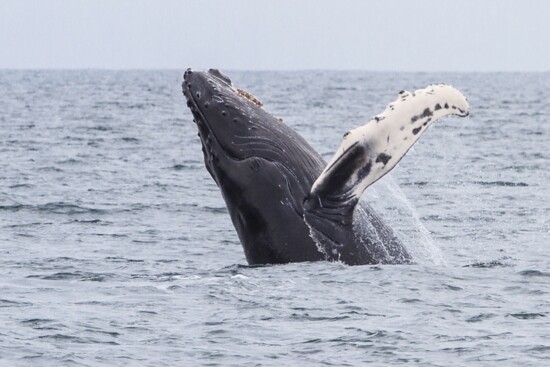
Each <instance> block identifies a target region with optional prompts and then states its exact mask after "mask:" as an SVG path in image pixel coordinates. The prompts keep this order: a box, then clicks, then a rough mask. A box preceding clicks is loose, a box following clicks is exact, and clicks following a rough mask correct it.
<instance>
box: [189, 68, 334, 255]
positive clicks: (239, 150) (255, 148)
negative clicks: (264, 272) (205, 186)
mask: <svg viewBox="0 0 550 367" xmlns="http://www.w3.org/2000/svg"><path fill="white" fill-rule="evenodd" d="M228 82H229V79H227V78H226V77H224V76H222V75H221V74H220V73H219V72H217V71H215V70H211V71H209V72H207V73H205V72H196V71H191V70H187V71H186V72H185V74H184V82H183V92H184V95H185V97H186V98H187V101H188V106H189V108H190V109H191V112H192V113H193V116H194V119H195V122H196V123H197V126H198V128H199V136H200V139H201V142H202V147H203V153H204V162H205V165H206V168H207V170H208V172H210V175H211V176H212V178H213V179H214V181H216V183H217V185H218V187H219V188H220V190H221V193H222V196H223V198H224V200H225V202H226V205H227V208H228V209H229V213H230V215H231V220H232V221H233V225H234V226H235V228H236V230H237V233H238V235H239V239H240V241H241V244H242V245H243V248H244V252H245V256H246V259H247V261H248V263H249V264H268V263H269V264H276V263H288V262H299V261H316V260H322V259H324V256H323V254H322V253H320V252H319V251H318V249H317V246H316V245H315V243H314V242H313V240H312V239H311V237H310V236H309V228H308V227H307V225H306V224H305V222H304V220H303V218H302V217H303V201H304V200H305V198H306V197H307V195H308V193H309V190H310V188H311V186H312V185H313V182H314V181H315V179H316V178H317V176H318V175H319V174H320V173H321V172H322V170H323V167H324V166H325V162H324V161H323V159H322V158H321V157H320V156H319V154H317V152H315V150H314V149H313V148H312V147H311V146H310V145H309V144H308V143H307V142H306V141H305V140H304V139H303V138H302V137H301V136H300V135H298V134H297V133H296V132H295V131H293V130H292V129H291V128H289V127H288V126H286V125H285V124H283V123H282V122H281V121H279V120H278V119H276V118H275V117H273V116H272V115H270V114H269V113H267V112H265V111H264V110H263V109H262V108H259V107H258V106H256V105H255V104H254V103H253V102H251V101H249V100H247V99H245V98H244V97H242V96H241V95H239V94H237V93H236V92H235V91H234V90H233V88H231V87H230V86H229V84H228Z"/></svg>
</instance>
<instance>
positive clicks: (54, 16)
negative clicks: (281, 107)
mask: <svg viewBox="0 0 550 367" xmlns="http://www.w3.org/2000/svg"><path fill="white" fill-rule="evenodd" d="M188 66H191V67H193V68H208V67H219V68H223V69H260V70H266V69H268V70H279V69H362V70H388V71H511V70H516V71H548V70H550V1H546V0H516V1H512V0H460V1H459V0H455V1H450V0H416V1H415V0H408V1H406V0H394V1H392V0H369V1H367V0H365V1H359V0H331V1H329V0H301V1H298V0H277V1H266V0H231V1H230V0H225V1H224V0H185V1H171V0H170V1H168V0H164V1H143V0H118V1H114V0H102V1H98V0H96V1H91V0H80V1H69V0H65V1H63V0H36V1H29V0H0V68H17V69H21V68H109V69H136V68H137V69H141V68H145V69H149V68H170V69H183V68H186V67H188Z"/></svg>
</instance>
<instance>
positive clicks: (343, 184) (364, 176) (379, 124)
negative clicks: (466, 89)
mask: <svg viewBox="0 0 550 367" xmlns="http://www.w3.org/2000/svg"><path fill="white" fill-rule="evenodd" d="M468 114H469V104H468V101H467V99H466V97H464V95H463V94H462V93H461V92H459V91H458V90H457V89H455V88H454V87H452V86H449V85H443V84H439V85H431V86H429V87H427V88H425V89H421V90H417V91H415V92H414V93H410V92H406V91H402V92H400V93H399V97H398V98H397V100H395V101H394V102H392V103H390V104H389V105H388V107H387V108H386V109H385V110H384V112H382V113H381V114H379V115H377V116H375V117H373V118H372V120H370V121H369V122H368V123H367V124H366V125H364V126H361V127H358V128H356V129H354V130H351V131H349V132H347V133H346V134H345V135H344V140H343V141H342V144H341V145H340V148H339V149H338V150H337V152H336V154H335V155H334V157H333V158H332V160H331V161H330V162H329V164H328V165H327V166H326V168H325V169H324V170H323V172H322V173H321V175H320V176H319V177H318V178H317V180H316V181H315V183H314V184H313V186H312V188H311V191H310V194H309V197H308V198H307V199H306V202H305V203H304V217H305V220H306V223H308V225H309V227H310V229H311V233H312V236H313V237H314V240H315V241H316V242H317V244H318V245H319V246H320V247H323V246H324V247H330V251H331V252H334V246H344V245H346V243H345V242H343V241H346V240H349V239H347V238H345V236H346V234H345V231H346V229H344V228H346V227H347V228H348V229H347V230H349V228H351V224H352V220H353V211H354V209H355V206H356V205H357V203H358V202H359V199H360V197H361V195H362V194H363V191H365V189H366V188H367V187H369V186H370V185H372V184H373V183H374V182H376V181H377V180H379V179H380V178H381V177H383V176H384V175H385V174H386V173H388V172H389V171H390V170H391V169H392V168H393V167H395V165H396V164H397V163H398V162H399V161H400V160H401V158H403V156H404V155H405V154H406V153H407V151H408V150H409V149H410V148H411V147H412V146H413V145H414V143H415V142H416V141H417V140H418V138H419V137H420V135H422V133H424V132H425V131H426V129H427V128H428V127H429V126H430V125H431V124H433V123H434V122H435V121H436V120H438V119H439V118H441V117H444V116H447V115H458V116H467V115H468ZM327 229H331V230H327ZM315 232H323V233H322V234H321V236H320V237H324V238H325V239H323V238H315V237H316V236H319V233H317V234H315ZM342 233H344V238H342V239H339V238H338V237H339V236H341V235H342ZM320 242H321V243H320ZM326 243H329V245H327V246H325V244H326ZM325 252H326V253H328V252H329V251H326V250H325Z"/></svg>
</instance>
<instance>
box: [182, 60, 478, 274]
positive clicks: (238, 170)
mask: <svg viewBox="0 0 550 367" xmlns="http://www.w3.org/2000/svg"><path fill="white" fill-rule="evenodd" d="M182 87H183V94H184V95H185V97H186V99H187V106H188V107H189V108H190V110H191V112H192V114H193V117H194V121H195V123H196V124H197V127H198V130H199V137H200V140H201V143H202V151H203V154H204V163H205V165H206V169H207V170H208V172H209V173H210V175H211V176H212V178H213V179H214V181H215V182H216V184H217V185H218V187H219V189H220V191H221V194H222V196H223V199H224V200H225V203H226V205H227V208H228V210H229V214H230V216H231V220H232V222H233V225H234V226H235V229H236V230H237V234H238V236H239V239H240V241H241V244H242V246H243V249H244V253H245V256H246V259H247V261H248V263H249V264H277V263H289V262H300V261H318V260H329V261H341V262H343V263H345V264H349V265H361V264H377V263H384V264H398V263H407V262H410V261H412V258H411V255H410V254H409V252H408V251H407V250H406V249H405V247H404V246H403V244H402V243H401V241H400V240H399V239H398V238H397V236H396V235H395V234H394V232H393V230H392V229H391V228H390V227H388V226H387V225H386V224H385V223H384V221H383V220H382V218H381V217H380V216H379V215H378V214H377V213H376V212H375V211H374V209H373V208H372V207H370V206H369V205H368V204H366V203H364V202H363V201H360V198H361V195H362V194H363V192H364V191H365V189H366V188H367V187H369V186H370V185H372V184H373V183H374V182H375V181H377V180H378V179H380V178H381V177H382V176H384V175H385V174H386V173H388V172H389V171H390V170H391V169H392V168H393V167H395V165H396V164H397V163H398V162H399V160H401V158H402V157H403V156H404V155H405V153H406V152H407V151H408V150H409V149H410V148H411V147H412V145H413V144H414V143H415V142H416V141H417V140H418V138H419V137H420V135H422V134H423V133H424V132H425V131H426V129H427V128H428V127H429V126H430V125H431V124H433V123H434V122H435V121H436V120H437V119H439V118H441V117H444V116H447V115H458V116H467V115H468V114H469V104H468V101H467V99H466V98H465V97H464V95H463V94H462V93H461V92H459V91H458V90H457V89H455V88H453V87H452V86H449V85H444V84H438V85H431V86H429V87H427V88H425V89H421V90H417V91H415V92H414V93H411V92H406V91H401V92H400V93H399V96H398V98H397V100H395V101H394V102H392V103H391V104H389V105H388V107H387V108H386V109H385V110H384V111H383V112H382V113H381V114H379V115H377V116H374V117H373V118H372V119H371V120H370V121H369V122H368V123H367V124H366V125H364V126H361V127H358V128H356V129H354V130H351V131H348V132H347V133H345V134H344V139H343V141H342V143H341V146H340V148H339V149H338V150H337V152H336V154H335V155H334V157H333V158H332V159H331V160H330V162H329V163H328V164H327V163H325V161H324V160H323V159H322V158H321V156H320V155H319V154H318V153H317V152H316V151H315V150H314V149H313V148H312V147H311V146H310V145H309V144H308V143H307V142H306V141H305V140H304V138H302V136H300V135H299V134H298V133H297V132H296V131H294V130H293V129H291V128H290V127H289V126H287V125H286V124H284V123H283V122H282V121H281V120H280V119H277V118H275V117H274V116H272V115H271V114H269V113H268V112H267V111H265V109H264V108H263V107H262V103H261V102H260V101H259V100H258V99H257V98H255V97H254V96H252V95H251V94H250V93H248V92H246V91H243V90H241V89H238V88H236V87H234V86H233V85H232V82H231V80H230V79H229V78H228V77H227V76H225V75H224V74H222V73H221V72H220V71H218V70H214V69H210V70H209V71H208V72H197V71H192V70H191V69H187V71H185V73H184V75H183V83H182ZM358 212H361V215H362V221H356V220H354V216H355V215H356V214H357V213H358ZM364 220H367V221H368V224H369V228H370V229H369V230H368V231H364V230H361V228H359V227H360V226H363V225H364V222H363V221H364Z"/></svg>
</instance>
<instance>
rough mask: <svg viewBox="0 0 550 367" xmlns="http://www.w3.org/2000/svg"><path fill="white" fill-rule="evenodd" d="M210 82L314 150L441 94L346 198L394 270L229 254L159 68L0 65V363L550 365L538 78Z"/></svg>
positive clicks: (547, 203)
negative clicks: (267, 262) (394, 256)
mask: <svg viewBox="0 0 550 367" xmlns="http://www.w3.org/2000/svg"><path fill="white" fill-rule="evenodd" d="M227 74H229V76H230V77H231V78H232V80H233V82H234V84H236V85H238V86H240V87H242V88H244V89H247V90H249V91H250V92H251V93H252V94H254V95H255V96H257V97H258V98H259V99H261V100H262V101H263V102H264V105H265V108H266V109H268V110H269V111H271V112H272V113H274V114H275V115H276V116H278V117H281V118H283V119H284V121H285V122H286V123H288V124H289V125H291V126H293V127H294V128H295V129H296V130H297V131H299V132H300V133H301V134H303V135H304V136H305V137H306V138H307V140H308V141H310V142H311V144H312V145H313V146H314V147H315V148H316V149H318V151H319V152H320V153H321V154H322V155H323V156H324V157H325V158H326V159H329V158H330V157H331V155H332V153H333V152H334V151H335V150H336V148H337V147H338V146H339V144H340V141H341V137H342V135H343V133H344V132H345V131H347V130H348V129H350V128H353V127H357V126H359V125H361V124H363V123H365V122H367V121H368V120H369V119H370V118H371V117H372V116H373V115H375V114H377V113H379V112H381V111H382V110H383V109H384V108H385V106H386V105H387V103H389V102H390V101H392V100H394V99H395V98H396V97H397V93H398V92H399V91H400V90H402V89H408V90H414V89H417V88H423V87H425V86H426V85H428V84H431V83H436V82H446V83H451V84H453V85H455V86H456V87H458V88H459V89H460V90H462V91H463V92H464V94H466V95H467V96H468V98H469V100H470V103H471V116H470V117H469V118H467V119H458V118H448V119H444V120H442V121H440V122H438V123H436V124H435V125H434V126H433V127H432V128H430V129H429V131H428V132H427V133H426V134H424V136H423V137H422V138H421V139H420V141H419V142H418V144H417V145H415V146H414V147H413V149H412V150H411V151H410V152H409V154H408V155H407V156H406V157H405V158H404V159H403V160H402V161H401V162H400V163H399V164H398V165H397V167H396V168H395V169H394V171H393V172H392V173H391V174H389V175H388V176H387V177H385V178H384V179H382V180H381V181H379V182H378V183H376V184H375V185H373V186H372V187H371V188H369V189H368V190H367V192H366V193H365V196H364V200H368V201H369V202H370V203H371V204H372V205H373V206H374V207H375V208H376V209H377V210H378V211H379V212H380V213H381V214H382V215H383V216H384V218H385V219H386V221H388V222H389V223H391V225H392V226H393V227H394V228H395V229H396V231H397V232H398V233H399V235H400V237H401V238H402V240H403V241H404V242H405V243H406V245H407V247H408V248H409V250H410V251H411V252H412V253H413V254H414V256H415V261H416V263H415V264H413V265H400V266H395V265H387V266H379V265H373V266H356V267H350V266H345V265H342V264H339V263H328V262H317V263H300V264H288V265H277V266H259V267H250V266H247V264H246V260H245V258H244V254H243V251H242V248H241V245H240V243H239V241H238V238H237V235H236V233H235V231H234V229H233V227H232V224H231V221H230V219H229V215H228V212H227V209H226V208H225V204H224V202H223V200H222V198H221V195H220V193H219V191H218V189H217V187H216V185H215V184H214V182H213V181H212V179H211V178H210V177H209V175H208V173H207V172H206V169H205V168H204V166H203V163H202V153H201V149H200V142H199V139H198V138H197V136H196V135H197V131H196V127H195V125H194V124H193V123H192V121H191V120H192V117H191V114H190V113H189V111H188V110H187V108H186V107H185V101H184V98H183V96H182V94H181V87H180V84H181V72H180V71H124V72H122V71H0V111H1V112H0V126H1V130H0V131H1V133H0V157H1V159H0V325H1V327H0V366H159V365H160V366H175V365H178V366H362V365H367V364H368V365H373V366H387V365H405V366H410V365H422V366H495V365H497V364H498V365H499V366H519V365H521V366H547V365H549V364H550V260H549V256H548V254H549V253H550V185H549V182H550V173H549V170H548V167H547V166H548V163H549V162H550V153H549V146H550V145H549V143H550V74H548V73H538V74H521V73H502V74H498V73H495V74H490V73H488V74H473V73H472V74H464V73H463V74H441V73H440V74H432V73H368V72H351V71H349V72H336V71H308V72H243V71H240V72H227Z"/></svg>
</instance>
